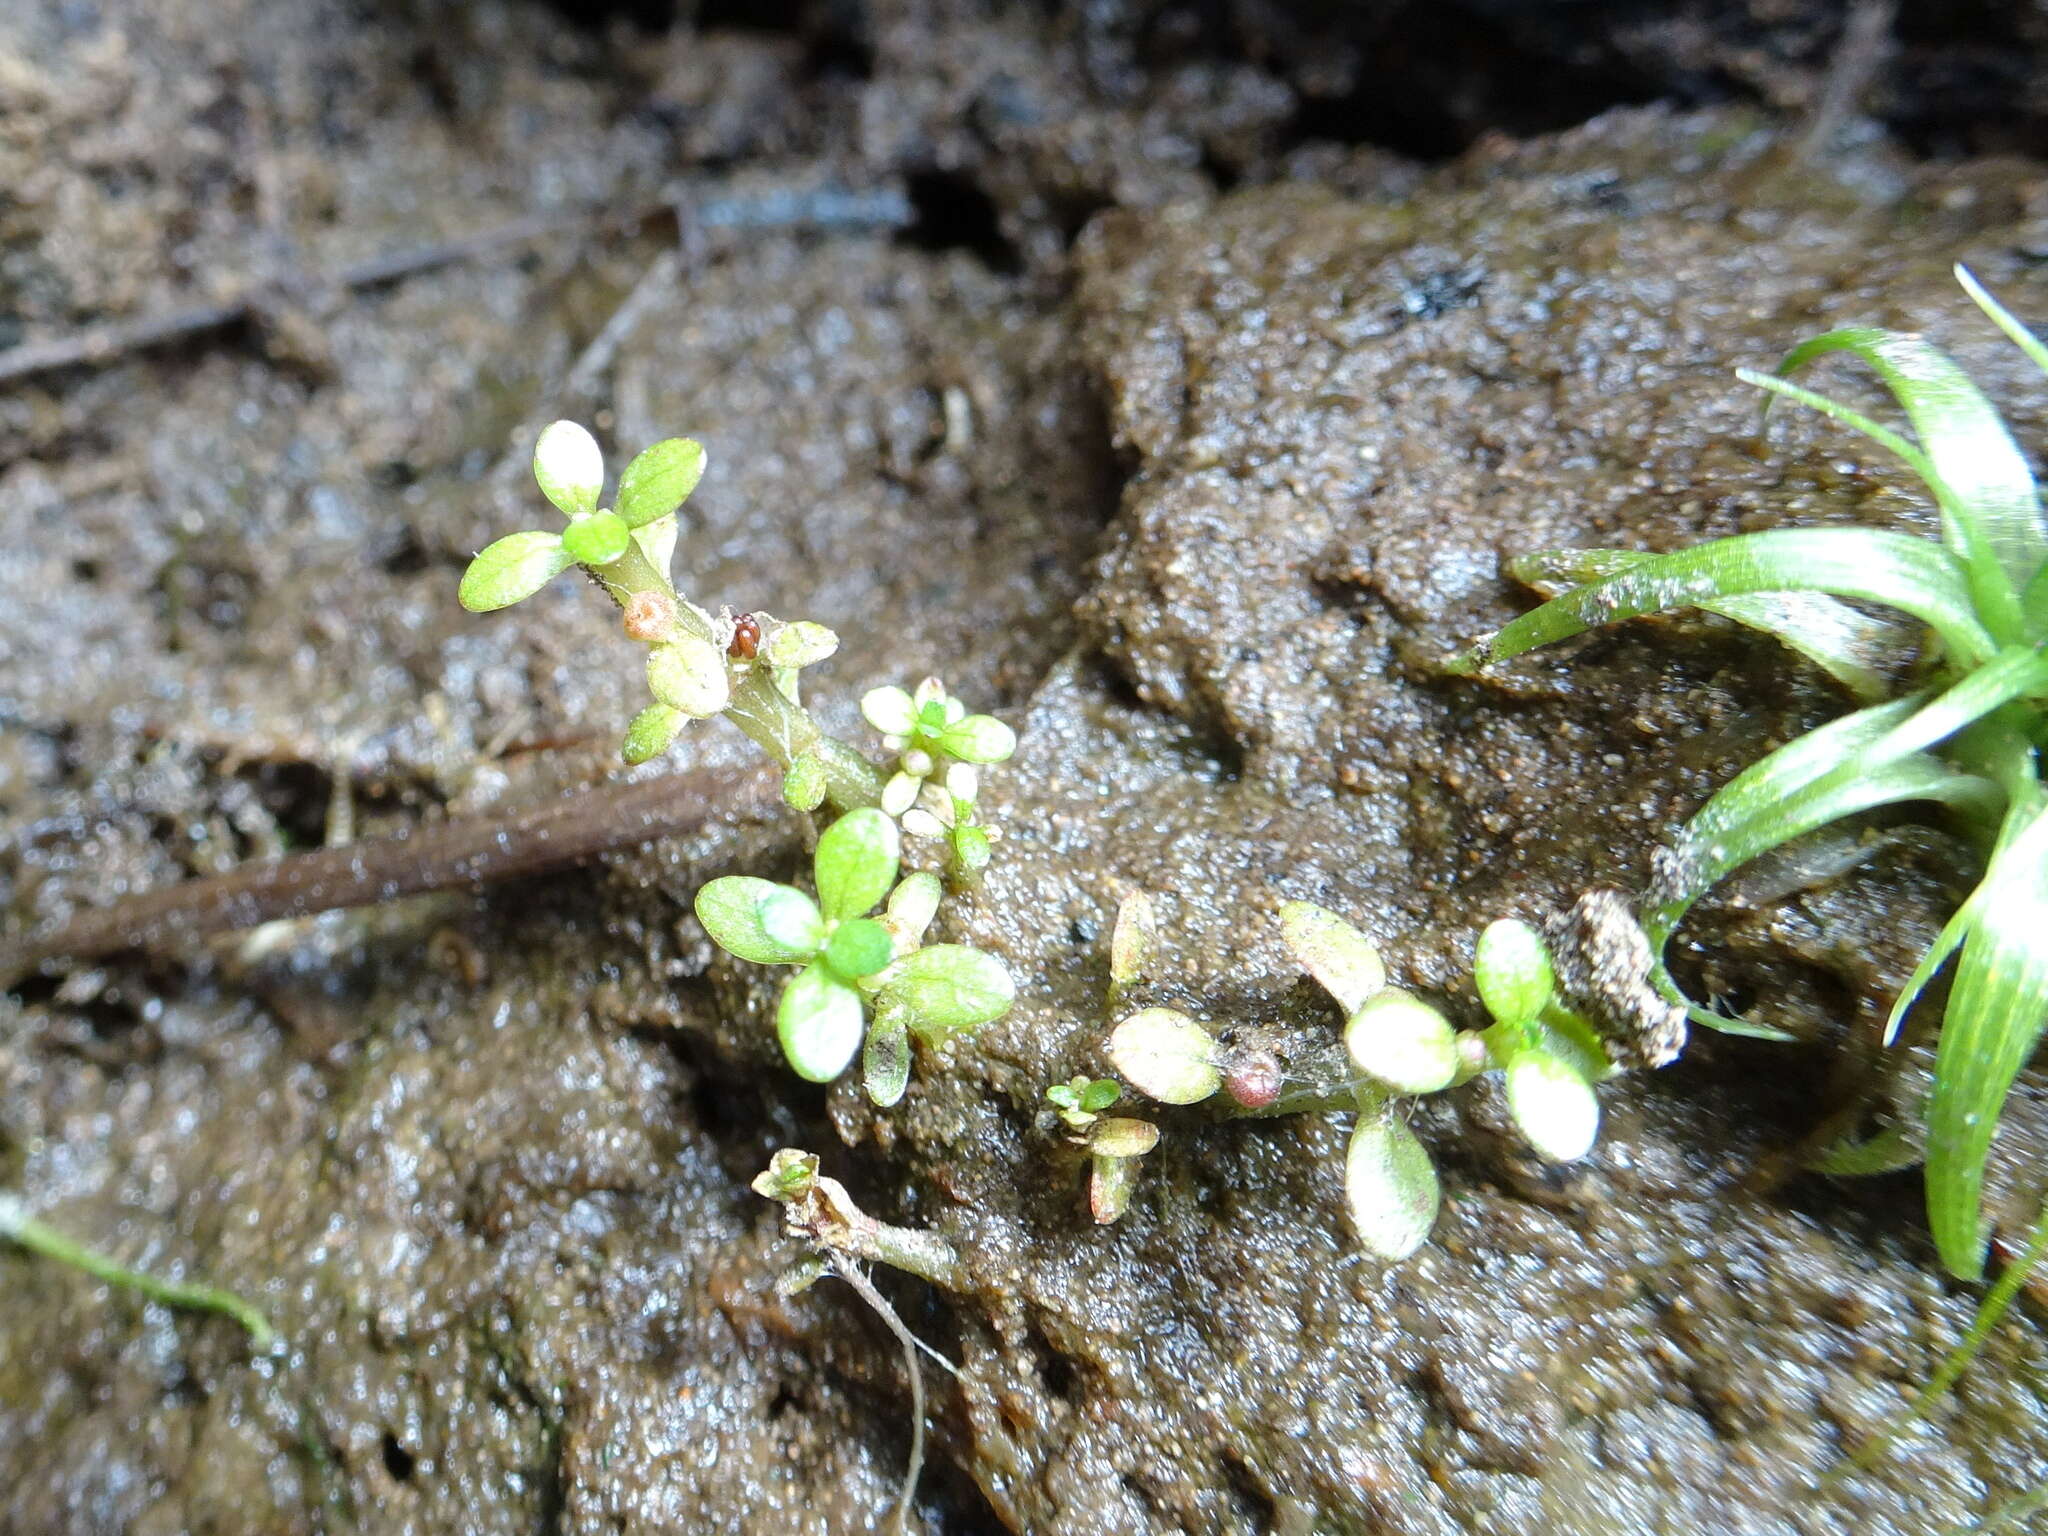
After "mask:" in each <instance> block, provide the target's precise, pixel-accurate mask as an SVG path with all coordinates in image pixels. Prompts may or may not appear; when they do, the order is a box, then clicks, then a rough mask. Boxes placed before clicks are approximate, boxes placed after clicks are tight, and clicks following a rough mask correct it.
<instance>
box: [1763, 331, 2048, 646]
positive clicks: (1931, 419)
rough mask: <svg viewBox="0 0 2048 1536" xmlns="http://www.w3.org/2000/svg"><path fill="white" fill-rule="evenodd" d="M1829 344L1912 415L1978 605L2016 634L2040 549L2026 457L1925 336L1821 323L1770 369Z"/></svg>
mask: <svg viewBox="0 0 2048 1536" xmlns="http://www.w3.org/2000/svg"><path fill="white" fill-rule="evenodd" d="M1836 352H1847V353H1849V354H1850V355H1851V356H1853V357H1855V358H1857V359H1858V360H1860V361H1862V362H1863V363H1865V364H1867V365H1868V366H1869V367H1870V368H1871V369H1872V370H1873V371H1874V372H1875V373H1876V374H1877V376H1878V377H1879V378H1880V379H1882V380H1883V381H1884V384H1885V387H1886V388H1887V389H1889V390H1890V391H1891V392H1892V394H1893V396H1894V397H1895V398H1896V399H1897V400H1898V402H1899V404H1900V406H1902V407H1903V408H1904V410H1905V412H1906V415H1907V416H1908V417H1909V418H1910V419H1911V421H1912V423H1913V430H1914V431H1915V432H1917V433H1918V434H1919V436H1920V447H1921V449H1922V451H1923V454H1924V456H1925V459H1926V460H1927V462H1928V463H1929V464H1930V465H1931V466H1932V472H1931V473H1929V472H1927V471H1924V470H1923V471H1922V472H1921V474H1922V478H1923V479H1925V480H1926V481H1927V482H1928V485H1929V487H1930V488H1931V489H1932V490H1933V491H1934V492H1935V495H1936V497H1937V499H1939V500H1940V501H1941V502H1942V503H1943V510H1944V512H1945V513H1947V514H1948V515H1949V516H1950V517H1951V518H1952V519H1953V520H1954V521H1955V522H1956V523H1957V524H1959V525H1960V529H1959V531H1960V532H1961V534H1962V538H1963V543H1964V547H1963V548H1962V549H1959V550H1958V553H1960V554H1962V555H1963V556H1964V558H1965V559H1966V560H1967V561H1968V562H1969V563H1970V565H1971V567H1972V586H1973V587H1974V588H1976V589H1977V593H1978V601H1979V604H1980V612H1981V613H1982V614H1983V615H1984V617H1985V619H1986V622H1987V623H1990V624H1991V625H1992V627H1993V628H1994V629H1996V630H1999V631H2000V632H2001V633H2002V634H2003V635H2004V636H2005V637H2007V638H2010V637H2012V636H2014V635H2016V634H2017V627H2016V621H2017V617H2018V611H2017V608H2018V594H2019V591H2020V589H2021V588H2022V587H2024V586H2025V585H2026V583H2027V581H2028V579H2029V578H2030V577H2032V576H2033V574H2034V572H2035V570H2036V569H2037V568H2038V567H2039V566H2040V564H2041V561H2042V558H2043V557H2044V555H2048V533H2044V530H2043V528H2042V524H2041V501H2040V497H2039V495H2038V494H2037V492H2036V491H2035V488H2034V476H2033V472H2032V471H2031V470H2029V469H2028V468H2027V460H2026V456H2025V455H2024V454H2022V453H2021V452H2020V450H2019V445H2018V444H2017V443H2015V442H2014V441H2013V440H2012V434H2011V433H2010V432H2008V431H2007V430H2006V427H2005V423H2004V422H2003V421H2001V420H2000V419H1999V416H1998V412H1997V411H1996V410H1994V409H1993V408H1992V405H1991V402H1990V401H1989V400H1987V399H1985V398H1984V392H1983V391H1982V390H1980V389H1978V388H1977V386H1976V384H1975V383H1973V382H1972V381H1971V379H1970V376H1969V375H1968V374H1966V373H1964V372H1963V370H1962V369H1960V368H1958V367H1957V366H1956V365H1955V364H1954V363H1953V362H1951V361H1950V360H1949V359H1948V358H1947V357H1946V356H1945V355H1944V354H1943V353H1942V352H1941V351H1940V350H1939V349H1938V348H1936V347H1934V346H1932V345H1930V344H1929V343H1928V341H1927V340H1926V339H1925V338H1924V337H1921V336H1917V335H1913V334H1910V333H1907V332H1900V331H1886V330H1861V329H1852V330H1840V331H1830V332H1828V333H1827V334H1826V335H1824V336H1816V337H1814V338H1813V339H1812V340H1810V341H1806V342H1802V343H1801V344H1800V345H1799V346H1797V347H1795V348H1793V349H1792V351H1791V352H1790V353H1788V354H1787V355H1786V357H1785V360H1784V361H1783V362H1782V363H1780V364H1779V365H1778V370H1777V371H1778V373H1779V375H1780V376H1781V377H1782V376H1785V375H1789V374H1792V373H1795V372H1797V371H1798V370H1799V369H1800V368H1802V367H1804V366H1805V365H1806V364H1807V363H1809V362H1811V361H1812V360H1813V359H1815V358H1817V357H1823V356H1826V355H1828V354H1830V353H1836ZM1840 410H1841V408H1840V407H1837V408H1836V411H1835V412H1831V413H1830V414H1836V413H1837V412H1839V411H1840ZM1908 462H1909V463H1910V462H1911V461H1910V460H1908ZM1917 467H1918V466H1916V468H1917ZM1986 551H1988V553H1989V556H1990V558H1991V560H1992V561H1994V562H1995V563H1996V566H1997V567H1998V571H1999V573H2000V574H2001V575H2002V576H2003V582H2002V583H2001V584H1994V583H1992V582H1990V581H1989V580H1988V575H1989V573H1987V572H1985V571H1983V570H1982V569H1981V562H1982V559H1983V553H1982V552H1986ZM2001 586H2002V590H1999V588H2000V587H2001ZM2008 623H2010V624H2011V626H2012V627H2008Z"/></svg>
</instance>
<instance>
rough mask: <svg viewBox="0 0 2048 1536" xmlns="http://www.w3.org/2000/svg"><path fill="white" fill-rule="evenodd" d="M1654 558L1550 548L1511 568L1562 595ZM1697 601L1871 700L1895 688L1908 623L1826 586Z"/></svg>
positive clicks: (1630, 551)
mask: <svg viewBox="0 0 2048 1536" xmlns="http://www.w3.org/2000/svg"><path fill="white" fill-rule="evenodd" d="M1654 558H1655V556H1654V555H1652V554H1651V553H1650V552H1649V551H1647V550H1635V549H1565V550H1546V551H1544V552H1542V553H1540V554H1536V555H1525V556H1521V557H1518V558H1517V559H1515V560H1512V561H1510V562H1509V565H1508V569H1509V570H1510V571H1511V572H1513V573H1514V575H1515V577H1516V579H1517V580H1520V581H1526V582H1528V583H1529V584H1530V585H1531V586H1534V587H1536V588H1537V589H1538V590H1539V591H1543V592H1544V594H1545V595H1546V596H1555V595H1556V592H1557V590H1558V589H1559V586H1560V583H1563V584H1568V585H1571V586H1577V585H1579V584H1580V583H1582V582H1588V581H1597V580H1598V579H1600V578H1601V577H1603V576H1611V575H1613V574H1615V573H1616V572H1617V571H1625V570H1629V569H1631V568H1633V567H1634V566H1637V565H1640V564H1641V563H1642V562H1643V561H1645V560H1649V559H1654ZM1695 606H1697V607H1698V608H1699V609H1700V610H1701V611H1702V612H1705V613H1714V614H1719V615H1720V616H1721V617H1722V618H1724V619H1732V620H1733V621H1734V622H1736V623H1737V624H1740V625H1743V626H1744V627H1745V628H1748V629H1754V630H1759V631H1761V632H1762V633H1764V634H1767V635H1769V636H1771V637H1772V638H1773V639H1775V640H1777V641H1778V642H1779V643H1780V644H1781V645H1784V646H1787V647H1789V648H1790V649H1792V650H1794V651H1797V652H1798V653H1799V654H1800V655H1802V656H1804V657H1805V658H1806V659H1807V660H1808V661H1810V662H1812V663H1813V664H1814V665H1815V666H1817V667H1819V668H1820V669H1821V670H1822V671H1823V672H1825V673H1827V674H1828V676H1830V677H1832V678H1833V679H1834V680H1835V681H1836V682H1838V683H1840V684H1841V685H1842V686H1843V687H1844V688H1846V689H1847V690H1848V691H1849V692H1850V693H1851V694H1852V695H1854V696H1855V697H1856V698H1857V699H1858V700H1860V701H1862V702H1864V703H1874V702H1875V701H1877V700H1878V699H1881V698H1883V697H1884V695H1885V694H1886V693H1887V692H1888V691H1889V685H1888V682H1887V679H1886V677H1885V673H1884V664H1885V662H1886V661H1887V660H1889V659H1890V658H1892V657H1894V656H1897V655H1899V654H1901V653H1902V652H1903V651H1904V650H1905V649H1906V647H1907V645H1908V644H1909V641H1910V637H1909V636H1908V635H1907V634H1906V633H1905V632H1904V630H1903V627H1902V626H1901V625H1900V624H1898V623H1896V622H1893V621H1890V620H1886V619H1880V618H1877V617H1874V616H1873V615H1871V614H1867V613H1864V612H1862V611H1860V610H1859V609H1856V608H1852V607H1850V606H1849V605H1848V604H1847V603H1845V602H1842V601H1840V600H1839V599H1837V598H1832V597H1829V596H1827V595H1826V594H1825V593H1822V592H1746V593H1743V594H1741V595H1740V596H1736V597H1722V598H1714V599H1711V600H1709V601H1706V602H1702V603H1699V604H1697V605H1695Z"/></svg>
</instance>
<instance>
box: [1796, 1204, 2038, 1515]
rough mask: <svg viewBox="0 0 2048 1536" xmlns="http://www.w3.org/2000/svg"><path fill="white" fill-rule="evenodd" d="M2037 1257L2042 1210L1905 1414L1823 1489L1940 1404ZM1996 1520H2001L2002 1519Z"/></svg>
mask: <svg viewBox="0 0 2048 1536" xmlns="http://www.w3.org/2000/svg"><path fill="white" fill-rule="evenodd" d="M2043 1253H2048V1208H2044V1209H2043V1210H2042V1212H2041V1214H2040V1215H2039V1216H2038V1217H2036V1218H2035V1221H2034V1230H2033V1232H2032V1233H2031V1234H2030V1235H2029V1236H2028V1238H2027V1246H2026V1249H2025V1251H2024V1252H2022V1253H2021V1254H2020V1256H2019V1257H2018V1258H2017V1259H2015V1260H2014V1261H2013V1262H2012V1263H2010V1264H2008V1265H2006V1267H2005V1270H2004V1272H2003V1273H2002V1274H2000V1275H1999V1277H1998V1283H1997V1284H1995V1285H1993V1286H1992V1287H1991V1289H1990V1290H1988V1291H1986V1292H1985V1293H1984V1299H1983V1300H1982V1301H1981V1302H1979V1303H1978V1305H1977V1315H1976V1317H1974V1318H1973V1319H1971V1321H1970V1331H1969V1332H1968V1333H1966V1334H1964V1335H1963V1338H1962V1342H1961V1343H1959V1344H1957V1345H1956V1347H1955V1348H1954V1349H1952V1350H1950V1351H1949V1352H1948V1354H1947V1356H1946V1357H1944V1358H1943V1360H1942V1362H1941V1364H1940V1365H1938V1366H1936V1367H1935V1369H1934V1374H1933V1375H1932V1376H1929V1377H1928V1378H1927V1380H1926V1382H1925V1383H1924V1384H1923V1385H1922V1386H1921V1388H1920V1390H1919V1391H1918V1392H1916V1393H1914V1394H1913V1401H1912V1402H1911V1403H1909V1404H1907V1406H1906V1410H1905V1412H1904V1413H1902V1414H1900V1415H1899V1416H1898V1417H1897V1418H1895V1419H1893V1420H1892V1421H1891V1422H1890V1423H1889V1424H1887V1425H1885V1427H1884V1428H1883V1429H1882V1430H1881V1431H1879V1432H1878V1433H1877V1434H1875V1435H1873V1436H1872V1437H1871V1438H1870V1439H1868V1440H1866V1441H1864V1442H1863V1444H1861V1445H1859V1446H1857V1447H1856V1449H1855V1451H1854V1453H1852V1454H1851V1455H1850V1456H1848V1457H1847V1458H1845V1459H1844V1460H1843V1462H1842V1463H1841V1465H1839V1466H1837V1467H1835V1468H1833V1469H1831V1470H1830V1472H1829V1473H1828V1476H1827V1477H1826V1478H1825V1479H1824V1480H1823V1486H1826V1485H1827V1484H1828V1483H1832V1482H1833V1481H1835V1479H1836V1478H1837V1477H1839V1476H1840V1475H1841V1474H1842V1473H1844V1472H1847V1471H1851V1470H1855V1469H1864V1468H1868V1467H1870V1466H1871V1465H1872V1464H1874V1463H1875V1462H1876V1460H1877V1458H1878V1457H1879V1456H1880V1455H1881V1454H1883V1452H1884V1449H1885V1447H1886V1446H1888V1445H1890V1444H1891V1443H1892V1442H1893V1441H1894V1440H1896V1439H1898V1437H1899V1435H1900V1434H1901V1433H1902V1432H1903V1431H1904V1430H1905V1429H1906V1428H1907V1427H1908V1426H1909V1425H1911V1424H1913V1423H1915V1422H1917V1421H1918V1420H1920V1419H1923V1418H1925V1417H1926V1416H1927V1410H1928V1409H1930V1408H1932V1407H1933V1406H1934V1405H1935V1404H1936V1403H1937V1402H1939V1401H1940V1400H1941V1397H1942V1395H1943V1394H1944V1393H1946V1392H1947V1391H1948V1389H1949V1388H1950V1387H1952V1386H1954V1385H1955V1384H1956V1382H1957V1381H1959V1380H1960V1379H1961V1378H1962V1374H1963V1372H1964V1371H1965V1370H1967V1369H1968V1368H1969V1364H1970V1362H1971V1361H1972V1360H1974V1359H1976V1358H1977V1353H1978V1351H1979V1350H1981V1349H1983V1347H1984V1341H1985V1340H1986V1339H1988V1338H1990V1337H1991V1331H1992V1330H1993V1329H1994V1328H1996V1327H1997V1326H1998V1324H1999V1321H2000V1319H2002V1318H2003V1317H2004V1316H2005V1314H2006V1310H2007V1309H2008V1308H2009V1307H2011V1306H2012V1303H2013V1298H2014V1297H2016V1296H2018V1295H2019V1293H2020V1287H2021V1286H2023V1285H2025V1284H2026V1282H2027V1276H2029V1275H2031V1274H2032V1273H2033V1272H2034V1266H2035V1265H2037V1264H2039V1263H2040V1262H2041V1256H2042V1254H2043ZM2009 1510H2010V1506H2008V1511H2009ZM1999 1518H2003V1514H2001V1516H2000V1517H1999Z"/></svg>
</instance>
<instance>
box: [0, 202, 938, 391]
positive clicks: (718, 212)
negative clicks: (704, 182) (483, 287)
mask: <svg viewBox="0 0 2048 1536" xmlns="http://www.w3.org/2000/svg"><path fill="white" fill-rule="evenodd" d="M695 195H696V194H695V193H693V192H692V191H691V189H689V188H687V187H678V188H676V189H673V190H672V191H671V192H670V193H668V194H666V195H665V196H664V197H663V199H662V200H661V201H660V202H658V203H654V204H651V205H649V206H647V207H645V208H639V209H635V210H633V211H632V212H630V213H628V214H626V215H625V216H624V217H623V218H619V219H614V220H607V219H604V218H603V217H601V216H600V215H597V214H592V213H589V212H578V213H572V214H557V215H548V216H545V217H537V218H530V219H520V220H516V221H515V222H513V223H511V224H507V225H505V226H504V227H503V228H500V229H494V230H489V231H487V232H485V233H483V234H481V235H472V236H470V237H469V238H468V239H465V240H448V241H441V242H437V243H435V244H433V245H423V246H418V247H415V248H413V249H410V250H404V251H396V252H393V253H391V254H389V255H386V256H375V257H372V258H371V259H370V260H368V261H363V262H358V263H356V264H355V265H353V266H349V267H344V268H342V269H341V270H340V271H339V272H335V273H332V274H330V275H327V276H325V277H322V278H317V279H315V280H314V281H313V282H311V283H310V284H308V285H307V286H308V287H309V289H310V291H313V292H320V291H323V290H325V291H354V290H357V289H363V288H376V287H380V286H382V285H383V284H386V283H395V282H398V281H400V280H401V279H403V278H407V277H412V276H415V275H417V274H419V273H422V272H431V271H433V270H435V269H437V268H440V267H448V266H454V265H457V264H458V263H461V262H466V261H474V260H477V259H478V258H480V257H484V256H490V255H495V254H497V253H499V252H502V251H508V250H515V249H517V248H518V247H520V246H523V245H529V244H531V243H532V242H534V241H535V240H538V239H540V238H542V237H543V236H545V235H550V234H556V233H560V232H563V231H567V230H575V229H588V228H592V227H607V226H609V227H615V228H618V227H622V228H634V227H637V226H639V225H641V224H643V223H645V222H647V221H648V220H649V219H653V218H658V217H660V216H662V215H664V214H668V213H671V212H673V213H675V214H676V216H677V218H678V220H679V221H680V220H681V219H683V218H684V217H685V216H687V217H688V218H689V219H690V220H691V222H693V223H695V224H696V225H699V226H701V227H703V228H706V229H773V228H781V227H785V226H787V227H797V228H818V229H839V228H877V229H901V228H904V227H905V226H907V225H908V224H909V223H910V222H911V221H912V217H913V215H912V211H911V208H910V204H909V200H908V199H907V198H905V197H904V196H903V194H902V193H901V192H899V191H896V190H894V189H888V188H885V189H883V190H881V191H878V192H859V191H854V190H851V189H849V188H845V187H824V188H816V189H811V190H808V191H785V190H778V191H767V192H760V193H749V194H739V193H735V194H730V195H727V196H724V197H712V198H710V199H707V200H705V201H703V202H702V203H700V204H697V205H696V206H694V207H693V206H691V204H690V202H689V199H690V198H691V197H692V196H695ZM685 209H687V210H688V212H687V215H685V213H684V210H685ZM263 307H264V297H263V291H262V290H261V289H260V288H254V289H252V290H251V291H250V292H248V293H246V294H244V295H243V296H241V297H240V298H235V299H230V300H229V301H227V302H226V303H223V304H201V305H195V306H193V307H192V308H189V309H178V310H171V311H168V312H166V313H162V314H155V315H143V316H140V317H139V318H137V319H133V320H110V321H108V322H106V323H105V324H102V325H93V326H87V327H86V328H85V329H84V330H81V331H77V332H74V333H73V334H72V335H69V336H63V337H57V338H53V339H51V340H49V341H32V342H25V343H23V344H21V345H19V346H15V347H11V348H9V349H8V350H6V351H5V352H0V387H4V386H6V385H8V384H14V383H18V382H19V381H21V380H22V379H26V378H32V377H34V376H35V375H37V374H41V373H50V372H54V371H56V370H58V369H62V368H98V367H104V366H105V365H106V364H108V363H113V362H118V361H119V360H120V359H122V358H124V357H126V356H128V355H129V354H131V353H135V352H144V351H148V350H150V349H151V348H154V347H162V346H168V345H171V344H173V343H175V342H181V341H187V340H190V339H191V338H193V337H195V336H203V335H206V334H208V333H209V332H213V331H219V330H224V329H226V328H227V327H229V326H232V325H236V324H238V323H240V322H241V321H244V320H247V319H250V318H251V317H253V316H256V315H258V314H259V313H260V312H261V311H262V309H263ZM616 344H617V343H616V341H614V343H613V345H614V346H616Z"/></svg>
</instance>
